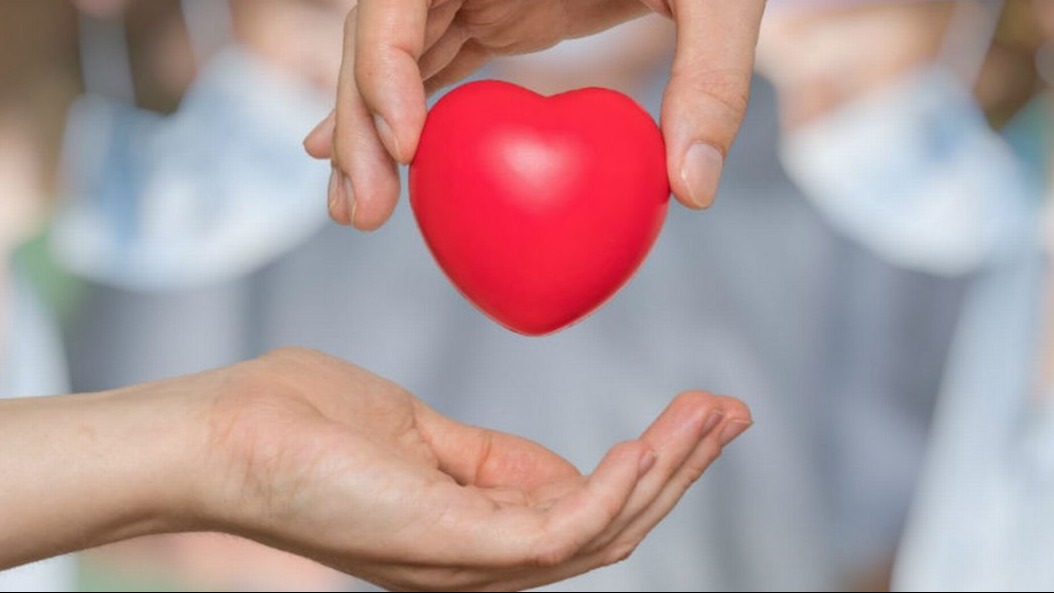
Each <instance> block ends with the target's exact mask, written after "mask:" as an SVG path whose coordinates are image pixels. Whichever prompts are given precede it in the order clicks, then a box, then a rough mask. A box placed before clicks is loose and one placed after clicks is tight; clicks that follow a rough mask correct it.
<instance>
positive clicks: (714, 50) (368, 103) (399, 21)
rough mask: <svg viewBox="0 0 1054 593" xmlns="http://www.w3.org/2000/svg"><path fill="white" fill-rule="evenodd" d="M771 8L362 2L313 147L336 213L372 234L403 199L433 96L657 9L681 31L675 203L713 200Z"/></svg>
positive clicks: (669, 115) (670, 152)
mask: <svg viewBox="0 0 1054 593" xmlns="http://www.w3.org/2000/svg"><path fill="white" fill-rule="evenodd" d="M764 5H765V0H706V1H701V0H573V1H569V0H360V1H359V2H358V5H357V6H356V7H355V8H354V9H353V10H352V11H351V13H350V14H349V15H348V18H347V22H346V25H345V42H344V60H343V64H342V66H341V72H340V82H339V85H338V90H337V104H336V109H335V110H334V112H333V113H332V114H330V116H329V117H327V118H326V119H325V120H324V121H322V122H321V123H320V124H319V125H318V126H317V127H316V128H315V130H313V131H312V132H311V133H310V134H309V135H308V137H307V139H306V140H305V146H306V148H307V150H308V152H309V153H310V154H311V155H312V156H315V157H316V158H323V159H330V160H331V161H332V164H333V173H332V176H331V179H330V184H329V212H330V216H331V217H332V218H333V219H334V220H336V221H337V222H340V223H343V224H351V225H354V226H355V227H357V228H359V229H363V230H369V229H375V228H377V227H379V226H380V225H382V224H383V223H384V222H385V221H386V220H387V219H388V217H389V216H390V215H391V212H392V210H393V209H394V208H395V202H396V200H397V198H398V195H399V177H398V173H397V170H396V165H397V163H402V164H408V163H410V162H411V161H412V160H413V157H414V154H415V152H416V150H417V143H418V140H419V138H420V135H421V130H422V128H423V127H424V121H425V115H426V106H425V97H426V95H427V94H428V93H431V92H433V91H435V90H437V89H439V88H442V87H443V86H446V85H449V84H451V83H453V82H456V81H458V80H460V79H462V78H464V77H465V76H467V75H469V74H470V73H472V72H473V71H474V70H476V69H477V68H479V67H480V66H481V65H482V64H483V63H484V62H486V61H487V59H488V58H490V57H492V56H498V55H510V54H520V53H527V52H533V51H538V50H542V49H545V48H548V47H551V46H552V45H554V44H556V43H558V42H560V41H561V40H563V39H568V38H573V37H581V36H584V35H589V34H592V33H596V32H598V31H601V30H604V29H607V28H609V27H612V26H614V25H616V24H619V23H621V22H624V21H626V20H629V19H632V18H635V17H637V16H640V15H642V14H644V13H646V12H647V10H648V9H649V8H650V9H653V10H655V11H658V12H661V13H663V14H666V15H668V16H670V17H672V18H673V19H674V20H675V22H676V24H677V51H676V56H675V59H674V63H673V69H672V72H671V76H670V82H669V85H668V87H667V89H666V94H665V97H664V101H663V108H662V117H661V127H662V130H663V135H664V137H665V141H666V149H667V169H668V175H669V178H670V187H671V188H672V190H673V192H674V195H676V197H677V198H678V199H679V200H680V201H681V202H682V203H684V204H685V205H686V206H689V207H692V208H704V207H706V206H708V205H710V203H712V202H713V199H714V196H715V194H716V192H717V186H718V182H719V180H720V175H721V169H722V167H723V166H724V160H725V156H726V155H727V153H728V150H729V148H730V147H731V145H732V141H733V139H734V138H735V135H736V133H737V131H738V129H739V124H740V121H741V120H742V118H743V114H744V111H745V110H746V104H747V98H748V95H749V90H750V78H751V70H752V66H753V61H754V47H755V45H756V43H757V34H758V27H759V25H760V22H761V15H762V12H763V10H764Z"/></svg>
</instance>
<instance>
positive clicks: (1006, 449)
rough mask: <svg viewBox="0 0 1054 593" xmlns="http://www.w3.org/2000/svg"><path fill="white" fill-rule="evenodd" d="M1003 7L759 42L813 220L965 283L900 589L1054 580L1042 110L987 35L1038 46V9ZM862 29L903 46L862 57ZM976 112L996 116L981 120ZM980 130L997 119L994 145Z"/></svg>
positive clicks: (821, 25) (830, 24) (868, 20)
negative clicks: (942, 19)
mask: <svg viewBox="0 0 1054 593" xmlns="http://www.w3.org/2000/svg"><path fill="white" fill-rule="evenodd" d="M1006 8H1007V10H1006V11H1005V12H1004V10H1003V9H1004V5H1003V3H1000V2H987V3H985V2H981V3H961V4H958V5H955V8H954V10H953V11H952V12H951V13H950V22H948V24H947V25H946V26H944V27H932V26H925V24H926V23H927V22H928V21H929V20H930V19H932V17H933V16H934V12H933V11H939V10H940V7H939V6H938V5H931V6H921V5H911V6H907V5H901V6H896V7H890V6H888V5H885V6H873V7H863V8H860V7H857V8H854V9H850V10H843V11H839V10H834V11H829V10H825V11H820V12H811V13H805V14H788V15H786V18H784V17H782V16H781V17H779V18H773V20H771V21H770V22H769V23H768V24H769V25H771V26H772V27H773V31H774V34H773V35H771V36H768V35H766V37H765V39H766V40H771V41H774V43H773V44H772V45H771V46H769V47H768V48H766V47H765V46H764V44H763V45H762V47H761V48H760V49H759V61H760V63H762V64H765V65H766V69H767V70H768V71H769V72H770V73H771V76H772V78H773V79H774V80H775V81H776V84H777V87H779V88H780V92H781V96H782V97H783V98H784V99H785V101H784V103H783V105H784V108H785V112H784V115H785V117H784V123H785V125H787V127H788V128H790V133H789V135H788V140H787V142H786V144H785V145H784V160H785V162H786V163H787V165H788V169H789V170H790V171H791V172H792V173H793V176H794V177H795V179H796V180H798V181H799V182H800V183H801V184H802V186H803V187H804V188H806V189H807V191H808V193H809V195H810V197H811V199H813V200H814V202H815V203H816V205H817V207H818V208H819V209H820V210H821V211H823V212H824V213H825V214H826V215H827V216H828V217H829V219H830V220H831V221H832V223H833V224H836V225H838V226H839V227H840V228H841V229H842V230H843V231H844V232H846V233H847V234H849V235H851V236H853V237H854V238H855V239H857V240H858V241H860V242H861V243H862V244H864V245H867V246H868V247H869V248H870V249H872V250H874V251H875V252H876V253H878V254H880V255H882V256H883V257H886V258H888V259H889V260H890V261H893V262H896V263H897V264H899V265H902V266H906V267H912V268H916V269H921V270H924V271H926V272H928V273H931V274H941V275H947V276H952V275H961V276H965V277H967V278H968V279H969V280H970V287H969V292H968V294H967V297H966V301H965V305H964V309H963V314H962V317H961V319H960V321H959V324H958V328H957V332H956V336H955V340H954V343H953V347H952V350H951V354H950V358H949V363H948V369H947V373H946V376H945V378H944V380H943V382H942V387H941V390H940V396H939V401H938V408H937V412H936V415H935V419H934V424H933V429H932V436H931V439H930V442H929V445H928V451H927V454H926V459H925V465H924V470H923V477H922V480H921V483H920V487H919V489H918V492H917V496H916V500H915V501H914V503H913V507H912V511H911V514H910V517H909V522H908V524H907V527H906V530H905V536H904V538H903V541H902V542H901V546H900V548H899V550H898V553H897V562H896V564H895V570H894V586H895V587H896V588H897V589H901V590H940V591H944V590H993V589H995V590H1039V589H1047V588H1049V587H1050V586H1051V584H1052V583H1054V571H1052V570H1051V564H1050V562H1049V554H1050V550H1051V547H1052V545H1054V539H1052V535H1051V534H1052V533H1054V508H1052V507H1051V503H1050V501H1051V500H1052V498H1051V493H1052V490H1051V483H1052V482H1051V478H1052V473H1051V468H1052V466H1051V464H1050V463H1049V462H1050V459H1051V455H1052V453H1054V447H1052V444H1054V424H1052V423H1051V422H1050V418H1051V413H1050V408H1051V406H1050V396H1049V392H1050V383H1049V380H1048V377H1049V375H1048V374H1047V372H1046V370H1047V369H1049V368H1050V366H1049V349H1046V350H1045V346H1044V345H1043V344H1044V343H1047V344H1049V343H1050V342H1049V335H1046V333H1045V332H1046V331H1047V329H1048V328H1049V325H1047V322H1046V321H1045V320H1044V316H1045V315H1049V310H1048V308H1047V305H1046V304H1045V300H1046V299H1049V293H1048V291H1049V283H1048V281H1047V276H1048V274H1049V272H1048V265H1049V264H1048V257H1049V253H1047V251H1046V249H1047V248H1046V247H1044V243H1045V242H1046V243H1048V244H1049V233H1050V230H1049V228H1046V229H1044V224H1043V223H1042V221H1043V219H1044V218H1045V215H1044V211H1045V210H1047V209H1049V206H1048V205H1046V203H1047V202H1048V201H1049V200H1048V198H1047V194H1049V193H1050V191H1051V189H1050V182H1049V170H1050V154H1051V151H1050V142H1051V135H1050V120H1051V117H1052V114H1051V112H1050V109H1049V104H1048V99H1047V98H1045V97H1042V96H1041V97H1038V98H1036V99H1035V100H1033V101H1031V102H1027V103H1026V101H1023V100H1022V99H1023V98H1024V99H1027V98H1028V97H1029V96H1030V95H1032V94H1033V89H1034V88H1035V86H1036V85H1035V81H1034V76H1031V75H1030V74H1034V73H1030V72H1029V71H1028V68H1024V69H1022V68H1020V67H1018V66H1017V65H1016V64H1015V63H1014V61H1013V60H1012V59H1011V58H1012V57H1013V55H1014V54H1013V51H1012V49H1010V50H1008V49H1007V48H1006V47H1000V46H999V45H998V43H997V45H996V47H995V48H994V50H993V48H991V47H990V44H991V42H992V41H993V39H995V40H996V41H997V42H998V41H999V36H998V35H997V33H998V30H999V29H998V27H999V23H1000V22H1002V23H1009V25H1016V26H1017V27H1019V28H1021V27H1022V23H1023V22H1024V23H1028V24H1029V25H1033V24H1034V23H1039V24H1040V30H1039V31H1038V33H1039V34H1041V35H1042V36H1046V38H1048V39H1050V38H1051V37H1050V36H1051V34H1054V27H1051V26H1050V24H1051V23H1052V22H1054V12H1052V5H1051V4H1050V3H1048V2H1034V3H1031V4H1029V3H1023V2H1013V3H1009V6H1007V7H1006ZM1022 14H1024V15H1025V16H1024V17H1022V16H1021V15H1022ZM1013 17H1016V18H1013ZM905 25H908V26H907V27H905ZM1033 26H1034V25H1033ZM1024 28H1025V29H1026V30H1027V29H1029V28H1032V27H1028V26H1026V27H1024ZM864 31H867V32H868V33H870V34H869V35H868V38H869V39H876V38H883V39H886V42H885V43H883V44H882V46H883V47H891V48H898V49H900V50H904V49H905V48H907V50H906V51H894V52H887V53H885V54H881V55H878V54H874V53H869V52H867V51H866V50H864V49H862V48H861V46H860V44H859V43H858V41H857V40H858V39H859V38H860V37H861V35H862V32H864ZM766 33H768V32H766ZM880 35H881V36H882V37H879V36H880ZM1038 36H1039V35H1037V37H1038ZM905 37H906V38H909V39H914V41H915V43H904V42H903V41H904V39H905ZM1022 37H1024V38H1027V37H1028V35H1020V32H1019V39H1020V38H1022ZM1022 45H1024V47H1028V46H1027V44H1022ZM1020 47H1021V46H1020V45H1019V46H1018V52H1017V54H1018V55H1021V52H1020ZM823 48H826V49H827V50H828V51H825V52H822V55H824V56H826V57H827V58H828V59H827V61H826V63H822V65H819V67H817V66H818V65H817V61H816V60H815V59H813V58H814V57H815V55H816V54H817V53H820V52H821V51H822V49H823ZM835 48H837V50H835V51H831V50H833V49H835ZM1033 48H1035V45H1033ZM843 50H844V51H843ZM854 50H855V51H854ZM1045 53H1046V52H1045V50H1044V49H1043V48H1042V47H1041V48H1040V51H1039V52H1038V54H1037V56H1036V58H1037V61H1036V65H1037V66H1038V70H1039V72H1038V73H1039V74H1040V75H1044V74H1045V72H1044V68H1043V65H1044V55H1045ZM1024 55H1025V56H1027V55H1028V54H1024ZM1029 61H1031V60H1029ZM1027 63H1028V62H1026V64H1027ZM993 68H998V70H993ZM847 72H848V73H855V76H852V75H850V76H848V77H847V76H846V73H847ZM993 80H996V81H1001V82H1002V84H992V81H993ZM1048 84H1049V83H1048ZM1022 104H1024V106H1023V107H1022ZM1007 106H1010V108H1009V109H1007ZM986 108H991V109H994V110H996V111H999V112H1001V113H999V114H997V116H996V117H990V118H986V114H985V111H984V110H985V109H986ZM1018 108H1020V109H1018ZM1015 111H1016V114H1014V115H1013V116H1012V117H1008V115H1007V114H1009V113H1014V112H1015ZM989 120H992V121H996V122H1006V123H1005V125H1002V127H1001V129H1000V130H999V131H998V132H997V131H995V130H993V129H992V128H991V127H990V126H989Z"/></svg>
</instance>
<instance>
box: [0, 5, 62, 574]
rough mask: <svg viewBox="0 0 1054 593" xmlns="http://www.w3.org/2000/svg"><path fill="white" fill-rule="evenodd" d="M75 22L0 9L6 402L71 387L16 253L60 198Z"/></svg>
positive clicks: (1, 307) (56, 564) (0, 379)
mask: <svg viewBox="0 0 1054 593" xmlns="http://www.w3.org/2000/svg"><path fill="white" fill-rule="evenodd" d="M71 16H72V14H71V11H70V10H69V7H68V6H67V5H65V4H64V3H60V2H52V3H39V2H29V1H16V2H5V3H2V4H0V402H3V401H5V400H6V399H7V398H15V397H28V396H37V395H44V394H49V393H60V392H64V391H67V390H68V389H69V386H68V382H67V374H66V368H65V358H64V355H63V351H62V345H61V339H60V336H59V329H58V327H57V324H56V320H55V316H54V315H53V312H52V310H51V308H50V307H49V306H48V303H47V302H46V301H45V299H44V297H43V295H42V294H41V290H40V287H39V286H38V285H37V283H35V282H34V275H35V272H37V270H35V269H33V267H32V266H31V265H30V264H29V262H27V259H26V257H24V253H21V251H20V248H21V247H22V246H23V245H24V244H25V243H26V242H27V241H28V240H30V239H31V238H32V237H34V236H35V235H36V234H37V233H38V232H39V228H40V226H41V224H42V221H43V220H44V219H45V218H46V213H47V211H48V209H49V206H50V201H51V199H50V198H51V196H52V195H53V192H54V188H53V180H54V169H55V167H56V161H57V159H56V158H54V154H55V152H56V146H57V144H58V142H59V138H60V137H61V128H62V122H63V120H64V117H63V112H64V110H65V108H66V106H67V104H68V102H69V101H70V99H71V98H72V96H73V93H74V92H75V78H76V76H75V69H74V67H73V66H74V65H73V64H72V63H71V60H68V59H63V56H68V54H69V52H68V50H69V47H68V46H65V45H64V42H63V41H62V40H65V39H69V33H70V31H71V26H72V18H71ZM56 40H58V41H56ZM0 405H2V404H0ZM0 481H3V483H4V484H5V486H4V487H5V488H6V487H7V481H6V479H2V480H0ZM5 528H6V524H5ZM76 574H77V571H76V563H75V560H74V558H73V557H72V556H63V557H59V558H54V559H51V560H47V561H42V562H37V563H34V564H31V565H27V566H24V567H21V568H19V569H17V570H11V571H4V572H0V590H2V591H68V590H73V589H74V588H75V585H76Z"/></svg>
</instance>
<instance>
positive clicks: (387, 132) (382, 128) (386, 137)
mask: <svg viewBox="0 0 1054 593" xmlns="http://www.w3.org/2000/svg"><path fill="white" fill-rule="evenodd" d="M373 125H374V127H376V128H377V135H378V136H380V137H381V144H384V148H386V149H387V150H388V154H390V155H392V156H393V157H394V158H395V160H397V161H400V162H401V160H400V155H401V154H402V153H401V152H399V139H398V138H396V137H395V132H393V131H392V127H391V126H389V125H388V122H386V121H384V118H383V117H381V116H379V115H374V116H373Z"/></svg>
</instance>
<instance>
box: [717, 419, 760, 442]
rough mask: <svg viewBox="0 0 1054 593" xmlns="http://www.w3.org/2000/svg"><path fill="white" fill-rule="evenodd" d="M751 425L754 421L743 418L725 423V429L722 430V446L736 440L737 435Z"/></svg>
mask: <svg viewBox="0 0 1054 593" xmlns="http://www.w3.org/2000/svg"><path fill="white" fill-rule="evenodd" d="M751 425H753V422H744V421H743V420H732V421H730V422H729V423H728V424H727V425H725V429H724V430H722V431H721V446H722V447H724V446H725V445H727V444H729V443H731V442H732V441H734V440H735V439H736V437H738V436H739V435H741V434H743V431H745V430H746V429H748V428H750V427H751Z"/></svg>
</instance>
